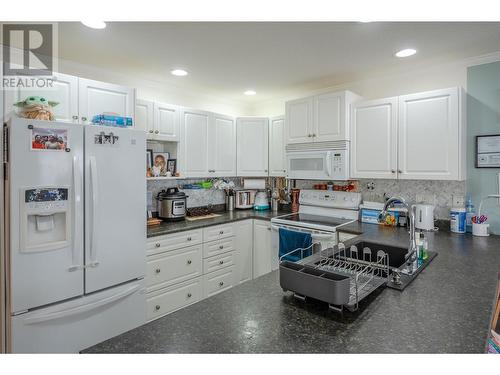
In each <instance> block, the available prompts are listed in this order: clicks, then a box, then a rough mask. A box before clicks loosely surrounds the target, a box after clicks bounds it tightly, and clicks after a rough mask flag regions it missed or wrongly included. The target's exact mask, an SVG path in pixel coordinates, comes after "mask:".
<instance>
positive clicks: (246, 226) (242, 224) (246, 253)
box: [234, 219, 253, 284]
mask: <svg viewBox="0 0 500 375" xmlns="http://www.w3.org/2000/svg"><path fill="white" fill-rule="evenodd" d="M234 231H235V237H234V240H235V244H236V254H235V257H236V261H235V271H234V272H235V273H234V277H235V279H234V282H235V284H241V283H244V282H245V281H249V280H252V279H253V219H250V220H243V221H237V222H236V223H235V224H234Z"/></svg>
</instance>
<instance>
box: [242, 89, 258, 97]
mask: <svg viewBox="0 0 500 375" xmlns="http://www.w3.org/2000/svg"><path fill="white" fill-rule="evenodd" d="M243 94H245V95H249V96H251V95H255V94H257V93H256V92H255V91H254V90H247V91H245V92H244V93H243Z"/></svg>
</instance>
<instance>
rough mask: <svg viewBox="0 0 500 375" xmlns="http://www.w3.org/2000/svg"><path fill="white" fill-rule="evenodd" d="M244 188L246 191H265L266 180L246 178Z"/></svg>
mask: <svg viewBox="0 0 500 375" xmlns="http://www.w3.org/2000/svg"><path fill="white" fill-rule="evenodd" d="M243 187H244V188H245V189H265V188H266V179H265V178H245V180H244V181H243Z"/></svg>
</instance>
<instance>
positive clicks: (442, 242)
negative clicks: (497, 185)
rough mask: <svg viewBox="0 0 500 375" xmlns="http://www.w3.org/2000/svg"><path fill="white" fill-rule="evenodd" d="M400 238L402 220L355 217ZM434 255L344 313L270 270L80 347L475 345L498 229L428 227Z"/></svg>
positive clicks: (487, 313) (446, 348)
mask: <svg viewBox="0 0 500 375" xmlns="http://www.w3.org/2000/svg"><path fill="white" fill-rule="evenodd" d="M345 229H346V230H348V231H351V232H362V233H363V234H362V235H361V238H364V239H371V240H375V241H377V242H384V243H387V244H393V245H399V246H405V245H407V241H408V234H407V232H406V231H405V230H404V229H403V228H388V227H382V226H377V225H370V224H359V223H358V224H354V225H350V226H349V227H347V228H345ZM427 236H428V239H429V244H430V249H431V250H434V251H437V252H438V253H439V255H438V256H437V257H436V258H435V259H434V260H433V262H432V263H431V264H430V265H429V266H428V267H427V268H426V269H424V270H423V271H422V273H421V274H420V275H419V277H417V279H416V280H415V281H414V282H413V283H412V284H411V285H409V286H408V287H407V288H406V289H405V290H404V291H403V292H400V291H397V290H394V289H388V288H383V289H379V290H378V291H377V292H375V293H374V294H372V295H371V296H370V297H368V298H367V299H365V300H364V301H362V303H361V304H360V309H359V310H358V311H357V312H355V313H350V312H345V313H344V315H343V316H341V315H339V314H338V313H334V312H330V311H328V308H327V306H326V304H324V303H320V302H315V301H309V302H306V303H304V302H301V301H298V300H296V299H295V298H294V297H293V296H292V295H291V293H283V291H282V290H281V288H280V286H279V281H278V272H277V271H276V272H272V273H270V274H267V275H264V276H262V277H260V278H257V279H255V280H252V281H249V282H247V283H244V284H242V285H239V286H237V287H234V288H232V289H230V290H228V291H226V292H223V293H221V294H218V295H216V296H213V297H211V298H208V299H205V300H203V301H201V302H199V303H196V304H194V305H191V306H189V307H187V308H184V309H182V310H180V311H177V312H175V313H172V314H170V315H168V316H166V317H163V318H160V319H158V320H156V321H153V322H151V323H148V324H146V325H144V326H142V327H139V328H137V329H134V330H132V331H129V332H127V333H125V334H123V335H120V336H117V337H115V338H113V339H110V340H108V341H105V342H103V343H101V344H99V345H96V346H94V347H91V348H89V349H87V350H86V351H85V352H88V353H324V352H327V353H443V352H445V353H482V352H484V349H485V340H486V335H487V330H488V324H489V321H490V317H491V313H492V307H493V299H494V295H495V287H496V282H497V280H498V276H497V275H498V272H499V271H500V236H491V237H487V238H486V237H472V236H470V235H459V234H454V233H449V232H437V233H429V234H428V235H427Z"/></svg>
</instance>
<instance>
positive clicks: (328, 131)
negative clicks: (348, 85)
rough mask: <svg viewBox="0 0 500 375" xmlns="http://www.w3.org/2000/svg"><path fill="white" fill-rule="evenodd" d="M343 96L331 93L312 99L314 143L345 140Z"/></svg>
mask: <svg viewBox="0 0 500 375" xmlns="http://www.w3.org/2000/svg"><path fill="white" fill-rule="evenodd" d="M344 106H345V95H344V93H343V92H332V93H327V94H322V95H318V96H316V97H315V98H314V131H313V139H314V141H339V140H344V139H348V138H346V130H347V129H346V125H345V124H346V121H345V119H346V111H345V108H344Z"/></svg>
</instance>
